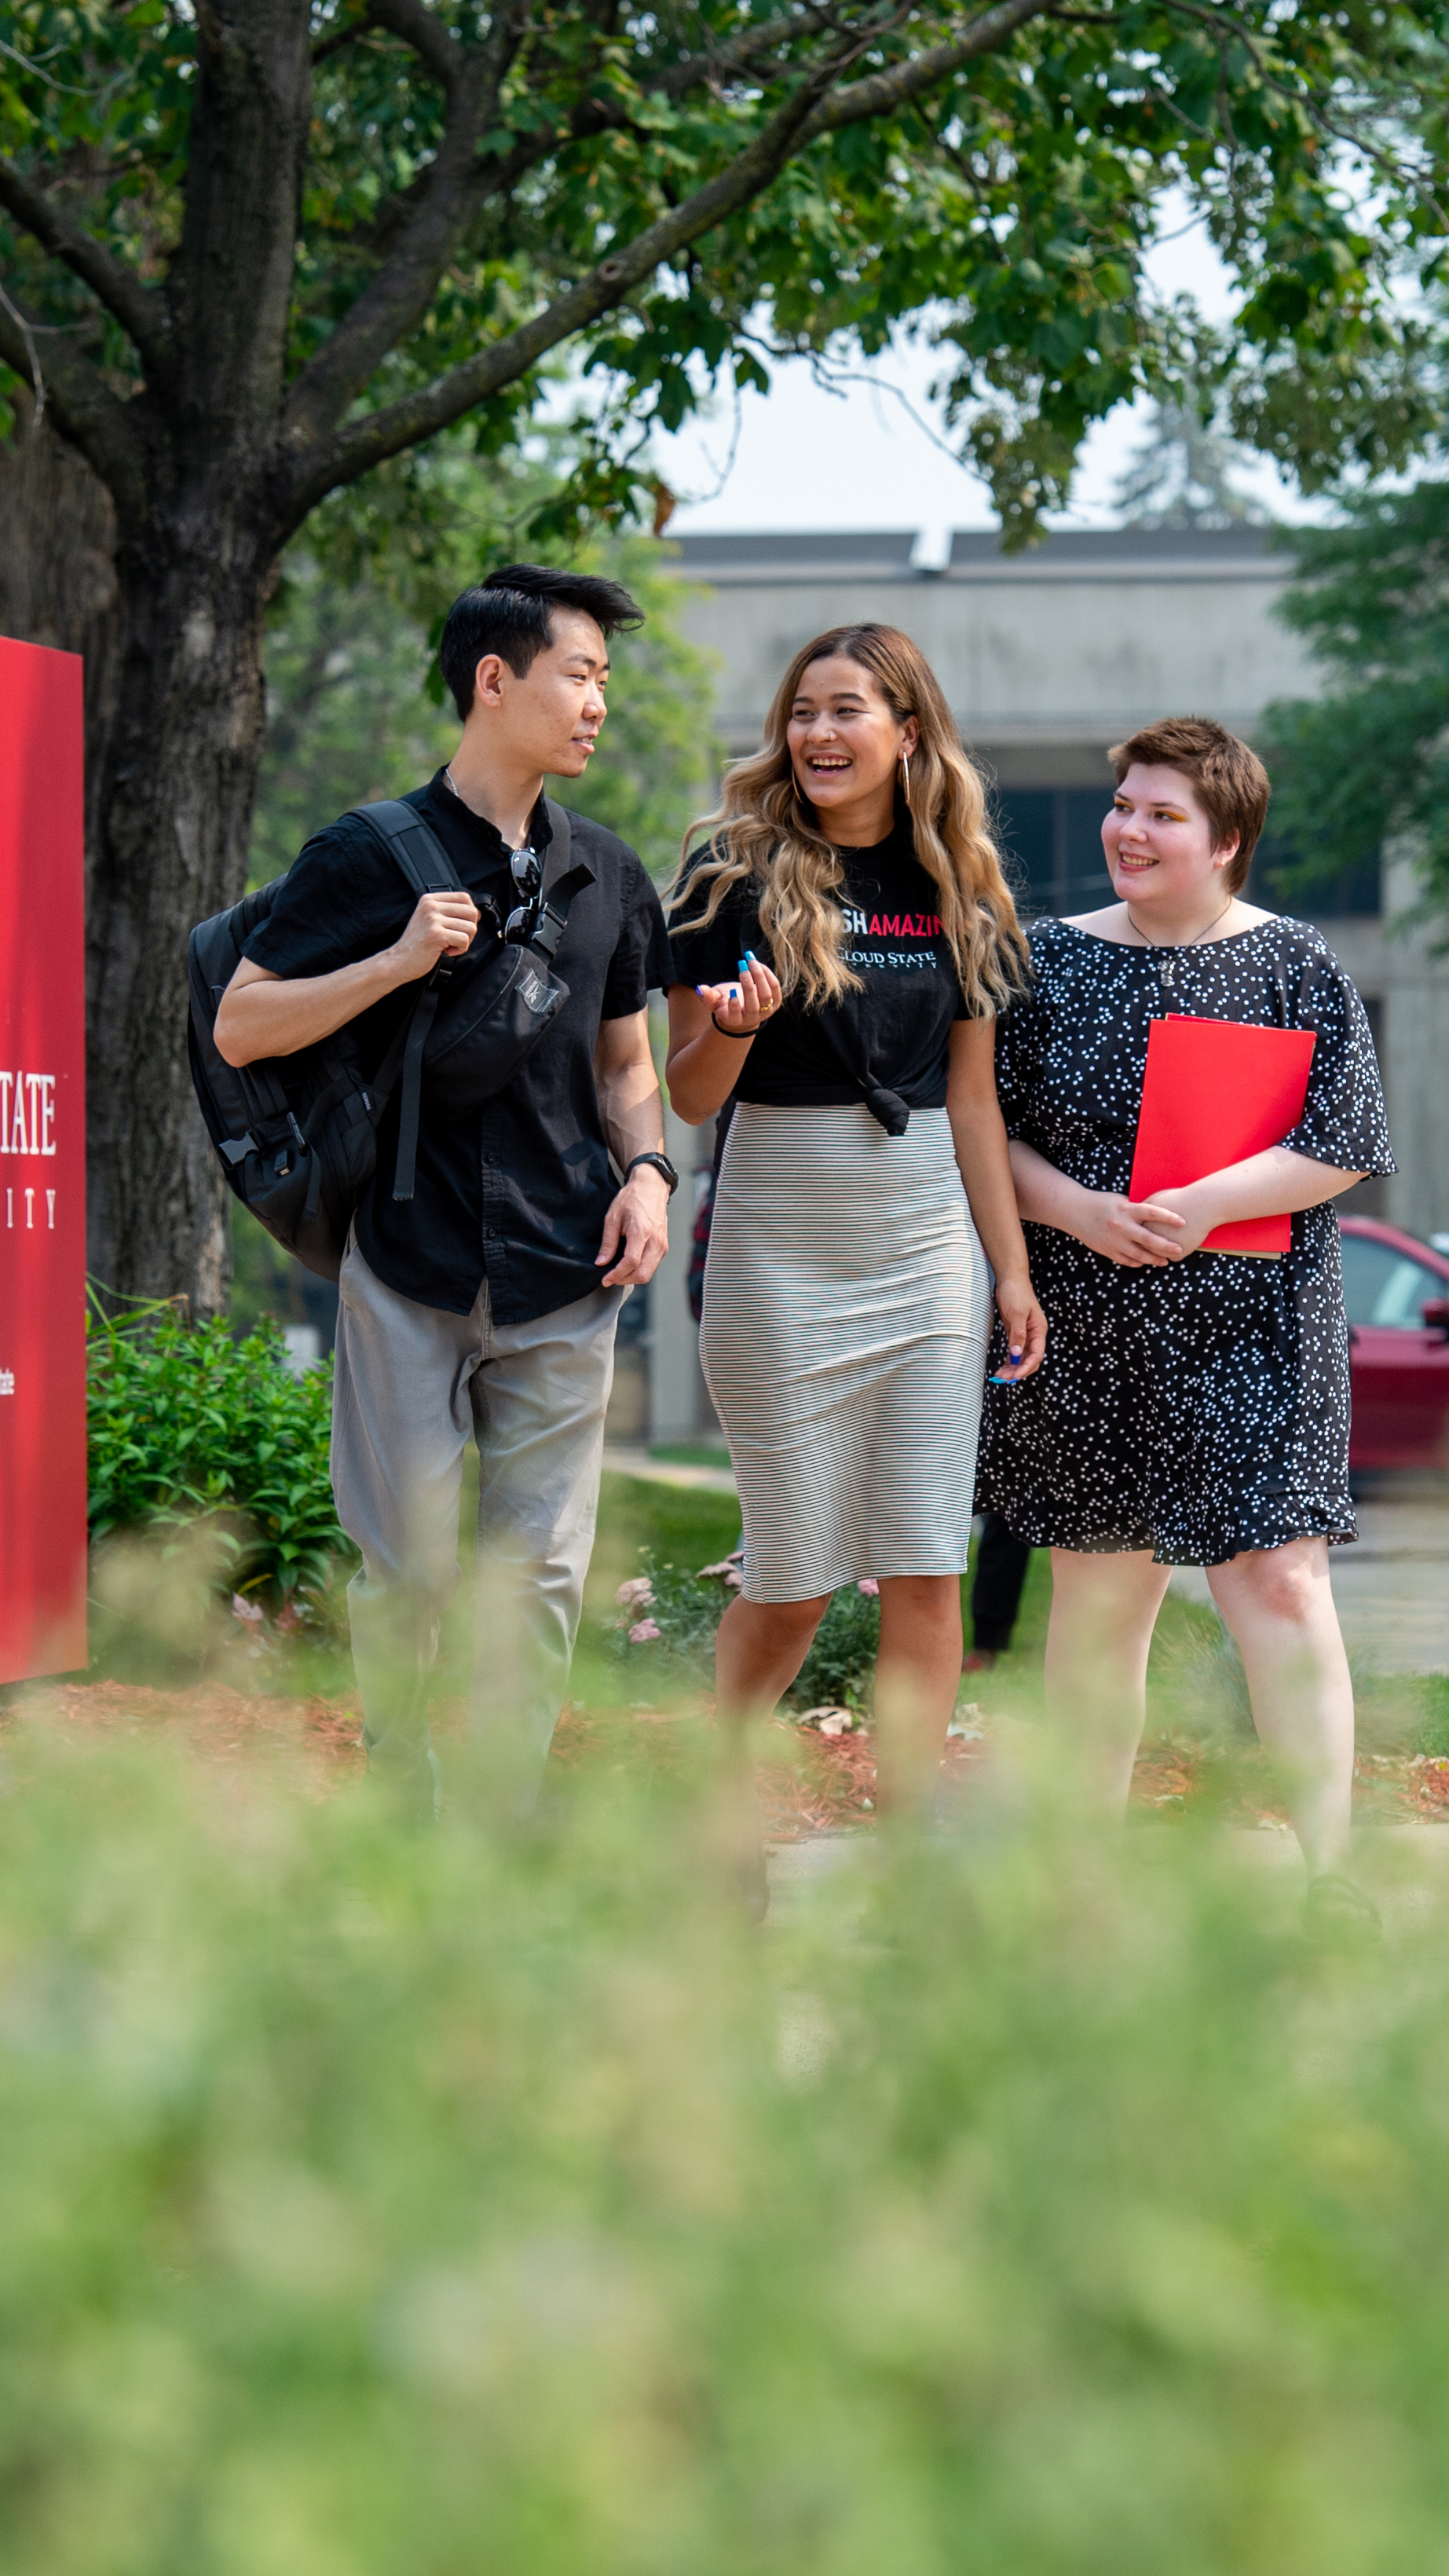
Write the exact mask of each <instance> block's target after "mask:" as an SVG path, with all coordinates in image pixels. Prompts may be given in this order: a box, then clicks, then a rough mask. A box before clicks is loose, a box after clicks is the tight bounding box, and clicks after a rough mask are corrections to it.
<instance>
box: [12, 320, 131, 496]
mask: <svg viewBox="0 0 1449 2576" xmlns="http://www.w3.org/2000/svg"><path fill="white" fill-rule="evenodd" d="M0 358H3V359H4V361H5V364H6V366H7V367H13V368H14V370H15V373H16V374H17V375H18V376H30V375H32V371H33V370H34V371H35V372H37V373H38V374H39V375H40V376H41V377H42V379H43V386H44V405H45V408H46V409H47V410H48V411H49V412H50V414H51V416H52V418H53V419H54V421H55V423H56V425H57V427H58V428H59V430H60V432H61V434H62V436H63V437H65V438H68V439H69V440H70V442H71V445H72V446H73V447H78V448H79V449H80V451H81V454H82V455H83V456H84V457H85V458H86V460H87V462H88V463H89V464H91V465H93V466H94V467H95V470H96V472H97V474H99V476H100V478H101V481H102V482H103V483H104V484H106V485H107V487H108V488H109V490H110V493H111V497H112V499H113V500H114V502H115V504H116V508H117V511H118V512H119V513H120V514H121V516H122V517H129V518H130V519H131V520H132V521H133V522H135V521H136V520H137V519H139V518H140V517H142V516H144V513H145V504H146V473H145V459H144V455H143V451H142V444H141V440H140V439H139V437H138V436H137V434H136V426H135V423H134V421H132V420H131V419H130V418H129V417H128V412H129V406H128V405H127V404H126V403H123V402H121V401H119V400H118V399H117V397H116V395H115V394H113V393H112V391H111V389H110V386H109V385H108V384H107V383H106V380H105V377H104V376H103V375H102V374H101V371H100V369H99V367H96V366H93V365H92V364H91V361H90V359H89V358H88V357H87V356H86V354H85V352H84V350H83V349H78V348H77V347H76V344H75V342H74V340H73V339H72V338H71V336H70V334H69V332H68V331H58V330H56V329H54V328H53V327H52V326H51V325H50V324H49V323H43V322H40V321H38V320H37V318H36V316H35V315H34V314H33V313H29V312H27V311H26V310H25V308H24V306H23V305H22V304H21V303H19V301H18V300H17V299H16V298H15V297H13V296H11V295H9V294H7V295H6V296H5V297H4V298H3V300H0ZM39 391H40V388H37V392H39Z"/></svg>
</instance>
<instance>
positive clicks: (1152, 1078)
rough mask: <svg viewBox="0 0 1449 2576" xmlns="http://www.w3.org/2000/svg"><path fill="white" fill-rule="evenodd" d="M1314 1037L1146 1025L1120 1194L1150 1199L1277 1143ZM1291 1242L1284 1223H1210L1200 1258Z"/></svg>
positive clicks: (1294, 1104)
mask: <svg viewBox="0 0 1449 2576" xmlns="http://www.w3.org/2000/svg"><path fill="white" fill-rule="evenodd" d="M1316 1043H1317V1040H1316V1038H1315V1036H1314V1033H1313V1031H1312V1029H1259V1028H1253V1027H1251V1026H1249V1025H1248V1024H1247V1023H1246V1022H1245V1021H1242V1020H1195V1019H1190V1018H1188V1016H1187V1015H1186V1014H1185V1013H1184V1014H1183V1015H1182V1016H1181V1017H1178V1016H1176V1015H1175V1016H1174V1017H1173V1018H1172V1019H1169V1020H1153V1021H1152V1022H1151V1024H1150V1026H1149V1029H1148V1033H1147V1074H1146V1079H1145V1080H1144V1082H1143V1085H1142V1109H1141V1113H1140V1115H1139V1117H1138V1121H1137V1151H1136V1153H1135V1155H1134V1156H1133V1159H1132V1181H1131V1187H1130V1189H1129V1192H1128V1195H1129V1197H1131V1198H1134V1199H1138V1200H1142V1199H1150V1198H1151V1197H1152V1195H1153V1193H1154V1191H1156V1190H1180V1189H1184V1188H1186V1186H1187V1184H1188V1182H1189V1181H1200V1180H1203V1179H1205V1178H1206V1176H1207V1174H1208V1173H1209V1172H1221V1171H1224V1170H1226V1168H1227V1166H1228V1164H1229V1163H1245V1162H1246V1161H1247V1159H1248V1157H1249V1155H1250V1154H1261V1153H1264V1152H1265V1151H1266V1150H1267V1148H1268V1147H1269V1146H1270V1145H1281V1144H1282V1142H1283V1139H1284V1137H1285V1136H1290V1135H1291V1134H1292V1132H1293V1130H1294V1128H1295V1127H1296V1126H1297V1124H1298V1121H1299V1119H1300V1118H1301V1117H1302V1115H1303V1104H1304V1101H1305V1100H1306V1099H1307V1097H1308V1068H1309V1066H1310V1064H1311V1063H1312V1060H1313V1049H1314V1046H1315V1045H1316ZM1292 1239H1293V1224H1292V1219H1291V1217H1288V1216H1257V1217H1249V1218H1246V1219H1245V1220H1244V1221H1243V1223H1242V1224H1240V1225H1217V1226H1214V1228H1213V1230H1212V1233H1211V1234H1209V1235H1206V1236H1205V1237H1204V1239H1203V1245H1202V1249H1203V1251H1204V1252H1256V1253H1265V1254H1268V1255H1269V1256H1275V1255H1277V1254H1278V1253H1283V1252H1286V1251H1287V1250H1288V1248H1289V1246H1290V1244H1291V1242H1292Z"/></svg>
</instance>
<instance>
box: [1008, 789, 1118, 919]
mask: <svg viewBox="0 0 1449 2576" xmlns="http://www.w3.org/2000/svg"><path fill="white" fill-rule="evenodd" d="M1111 802H1112V790H1111V788H1110V787H999V788H998V789H997V791H996V794H995V797H994V798H993V800H992V803H993V819H994V822H995V826H996V833H997V838H998V840H999V842H1000V846H1001V855H1002V858H1003V859H1004V861H1005V863H1006V873H1007V877H1008V879H1009V881H1010V884H1011V889H1012V892H1013V893H1014V894H1015V896H1016V898H1017V902H1018V904H1019V905H1020V908H1021V910H1022V912H1023V913H1024V914H1025V915H1026V916H1027V918H1028V919H1030V918H1031V917H1032V915H1033V914H1035V913H1042V912H1058V913H1060V912H1091V911H1092V910H1094V908H1095V907H1096V906H1097V905H1098V904H1103V903H1110V902H1111V901H1112V880H1111V878H1110V877H1109V876H1108V874H1107V868H1106V862H1105V860H1104V859H1103V856H1102V817H1103V815H1104V814H1105V813H1106V812H1107V811H1108V809H1109V808H1110V806H1111Z"/></svg>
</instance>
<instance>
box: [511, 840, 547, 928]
mask: <svg viewBox="0 0 1449 2576" xmlns="http://www.w3.org/2000/svg"><path fill="white" fill-rule="evenodd" d="M508 864H509V866H510V868H511V869H512V871H513V882H514V884H515V885H516V886H517V888H518V891H519V893H520V894H521V895H522V896H523V898H524V900H523V902H522V903H520V904H516V905H515V906H514V909H513V911H512V912H510V914H509V916H508V919H507V920H506V921H505V923H504V925H503V936H504V939H505V940H506V941H507V942H508V943H509V945H510V946H512V947H518V948H524V947H526V946H527V944H528V942H529V940H530V939H531V938H532V937H533V934H534V932H535V930H536V929H537V928H538V898H539V895H540V893H541V891H542V888H543V861H542V860H541V859H540V858H539V857H538V856H537V854H536V853H535V852H534V851H533V850H514V851H512V852H511V853H510V855H509V860H508Z"/></svg>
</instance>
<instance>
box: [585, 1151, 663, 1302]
mask: <svg viewBox="0 0 1449 2576" xmlns="http://www.w3.org/2000/svg"><path fill="white" fill-rule="evenodd" d="M621 1245H622V1247H623V1255H622V1258H621V1259H619V1260H617V1261H615V1255H616V1254H617V1253H618V1252H619V1250H620V1246H621ZM668 1250H669V1183H668V1182H667V1181H666V1179H665V1177H664V1174H663V1173H662V1172H657V1171H656V1170H655V1168H654V1166H653V1164H652V1163H641V1164H640V1166H639V1169H638V1171H637V1172H631V1173H630V1175H629V1177H628V1179H627V1181H626V1182H625V1183H624V1186H623V1188H622V1189H621V1191H620V1192H619V1195H618V1197H617V1198H616V1199H615V1201H614V1203H613V1206H612V1207H611V1208H610V1210H609V1213H608V1215H607V1216H606V1217H605V1219H604V1239H603V1242H602V1243H601V1244H600V1246H599V1252H598V1264H597V1266H598V1267H599V1268H600V1269H601V1270H603V1271H604V1279H603V1285H604V1286H605V1287H606V1288H642V1287H643V1285H644V1282H645V1280H646V1279H652V1278H653V1276H654V1273H655V1271H656V1270H657V1269H658V1267H659V1264H660V1262H661V1261H662V1260H663V1258H664V1256H665V1254H666V1252H667V1251H668ZM610 1261H614V1268H613V1269H612V1270H608V1269H605V1267H604V1265H605V1263H606V1262H610Z"/></svg>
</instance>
